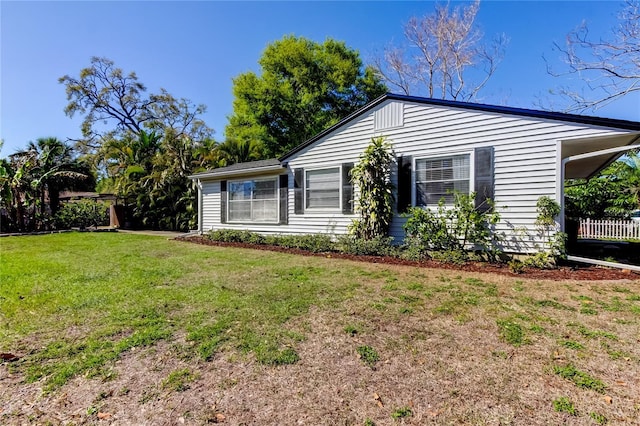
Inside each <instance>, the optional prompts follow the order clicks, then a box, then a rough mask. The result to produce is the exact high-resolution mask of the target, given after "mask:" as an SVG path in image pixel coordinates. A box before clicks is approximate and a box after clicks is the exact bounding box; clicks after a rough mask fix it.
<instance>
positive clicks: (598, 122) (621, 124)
mask: <svg viewBox="0 0 640 426" xmlns="http://www.w3.org/2000/svg"><path fill="white" fill-rule="evenodd" d="M387 100H396V101H404V102H412V103H419V104H424V105H435V106H445V107H451V108H460V109H467V110H475V111H486V112H492V113H497V114H506V115H517V116H524V117H531V118H540V119H545V120H557V121H565V122H570V123H580V124H588V125H593V126H602V127H609V128H615V129H624V130H633V131H640V122H637V121H627V120H617V119H612V118H601V117H590V116H586V115H577V114H565V113H561V112H551V111H539V110H533V109H524V108H513V107H506V106H498V105H485V104H476V103H471V102H459V101H449V100H444V99H432V98H423V97H418V96H407V95H397V94H393V93H387V94H385V95H382V96H380V97H379V98H377V99H374V100H373V101H371V102H369V103H368V104H367V105H365V106H363V107H362V108H360V109H359V110H357V111H355V112H353V113H351V114H350V115H348V116H347V117H345V118H344V119H342V120H341V121H339V122H338V123H336V124H335V125H333V126H331V127H329V128H328V129H326V130H325V131H323V132H321V133H318V134H317V135H315V136H314V137H312V138H311V139H309V140H307V141H306V142H303V143H302V144H300V145H298V146H296V147H295V148H293V149H292V150H291V151H289V152H287V153H286V154H284V155H283V156H282V157H280V158H279V160H280V161H285V160H286V159H288V158H289V157H291V156H292V155H294V154H296V153H297V152H300V151H301V150H303V149H304V148H306V147H308V146H309V145H311V144H313V143H314V142H316V141H318V140H319V139H321V138H323V137H324V136H326V135H327V134H329V133H331V132H333V131H334V130H336V129H337V128H338V127H340V126H343V125H344V124H345V123H347V122H349V121H351V120H353V119H354V118H356V117H358V116H360V115H362V114H364V113H365V112H367V111H369V110H370V109H372V108H374V107H376V106H378V105H380V104H381V103H383V102H385V101H387Z"/></svg>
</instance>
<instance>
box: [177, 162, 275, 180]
mask: <svg viewBox="0 0 640 426" xmlns="http://www.w3.org/2000/svg"><path fill="white" fill-rule="evenodd" d="M281 168H282V163H281V162H280V161H279V160H278V159H277V158H270V159H268V160H258V161H249V162H246V163H236V164H232V165H231V166H226V167H219V168H217V169H213V170H207V171H206V172H201V173H196V174H194V175H191V176H189V178H191V179H201V178H211V177H224V176H233V175H239V174H246V173H247V172H251V173H254V172H268V171H277V170H279V169H281Z"/></svg>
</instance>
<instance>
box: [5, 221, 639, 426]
mask: <svg viewBox="0 0 640 426" xmlns="http://www.w3.org/2000/svg"><path fill="white" fill-rule="evenodd" d="M0 352H3V353H5V354H12V355H15V356H17V357H19V358H20V359H19V360H17V361H8V360H7V361H5V362H4V363H3V364H0V388H2V389H3V390H4V391H3V392H0V423H2V424H24V423H29V422H31V423H34V424H44V423H47V422H49V423H51V424H59V423H62V424H64V423H74V424H83V423H92V422H95V421H98V420H99V419H101V420H104V421H113V420H117V421H119V422H120V424H142V423H144V424H167V423H169V424H173V423H181V424H182V423H184V424H202V423H206V422H225V423H228V424H292V423H297V422H302V423H303V424H356V425H363V424H371V423H374V424H394V423H396V424H397V423H404V424H425V423H430V422H431V423H436V424H441V423H443V424H449V423H467V424H501V423H505V424H512V423H513V424H523V425H524V424H527V425H529V424H559V423H563V422H568V423H571V424H597V423H606V422H610V423H611V424H620V423H622V424H624V423H627V424H634V422H635V421H636V419H637V418H639V417H640V386H638V382H637V378H638V377H639V376H640V282H639V281H616V282H579V281H564V282H551V281H537V280H528V279H526V276H524V277H522V278H510V277H505V276H498V275H490V274H479V273H466V272H463V271H450V270H447V271H445V270H438V269H426V268H418V267H407V266H391V265H377V264H367V263H359V262H353V261H348V260H341V259H333V258H331V257H330V256H327V257H325V258H323V257H303V256H296V255H292V254H284V253H273V252H268V251H261V250H250V249H239V248H222V247H206V246H200V245H195V244H189V243H185V242H178V241H168V240H166V239H164V238H161V237H151V236H140V235H131V234H118V233H68V234H57V235H44V236H33V237H10V238H1V239H0ZM3 358H9V356H5V357H3ZM399 413H400V414H399ZM367 422H369V423H367Z"/></svg>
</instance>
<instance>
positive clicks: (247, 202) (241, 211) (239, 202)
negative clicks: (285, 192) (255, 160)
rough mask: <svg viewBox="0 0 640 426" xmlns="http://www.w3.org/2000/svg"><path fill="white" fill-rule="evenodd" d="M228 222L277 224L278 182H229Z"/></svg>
mask: <svg viewBox="0 0 640 426" xmlns="http://www.w3.org/2000/svg"><path fill="white" fill-rule="evenodd" d="M228 193H229V202H228V204H227V206H228V209H229V210H228V217H227V220H228V221H229V222H278V180H277V179H260V180H242V181H230V182H229V191H228Z"/></svg>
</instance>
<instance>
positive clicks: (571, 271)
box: [176, 236, 640, 281]
mask: <svg viewBox="0 0 640 426" xmlns="http://www.w3.org/2000/svg"><path fill="white" fill-rule="evenodd" d="M176 240H178V241H185V242H190V243H195V244H202V245H207V246H217V247H238V248H248V249H255V250H267V251H275V252H280V253H290V254H298V255H302V256H316V257H325V258H332V259H347V260H354V261H358V262H368V263H381V264H387V265H405V266H418V267H422V268H432V269H448V270H460V271H466V272H483V273H492V274H500V275H507V276H511V277H522V278H527V279H542V280H555V281H564V280H580V281H601V280H636V279H640V274H638V273H636V272H634V271H630V270H622V269H614V268H606V267H601V266H593V265H582V264H577V263H571V264H566V265H560V266H558V267H557V268H555V269H537V268H525V269H524V271H523V272H522V273H521V274H516V273H514V272H512V271H511V270H510V269H509V267H508V266H507V265H505V264H492V263H485V262H468V263H465V264H462V265H458V264H453V263H445V262H437V261H434V260H422V261H414V260H406V259H399V258H397V257H389V256H361V255H353V254H346V253H312V252H309V251H306V250H300V249H290V248H285V247H280V246H272V245H260V244H247V243H223V242H219V241H212V240H210V239H209V238H207V237H203V236H188V237H178V238H176Z"/></svg>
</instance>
